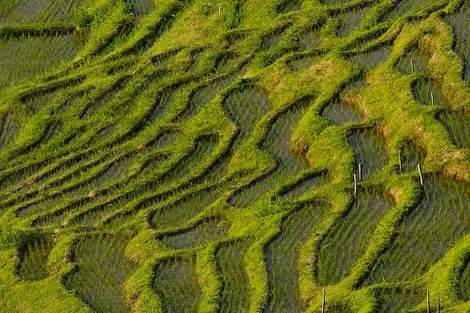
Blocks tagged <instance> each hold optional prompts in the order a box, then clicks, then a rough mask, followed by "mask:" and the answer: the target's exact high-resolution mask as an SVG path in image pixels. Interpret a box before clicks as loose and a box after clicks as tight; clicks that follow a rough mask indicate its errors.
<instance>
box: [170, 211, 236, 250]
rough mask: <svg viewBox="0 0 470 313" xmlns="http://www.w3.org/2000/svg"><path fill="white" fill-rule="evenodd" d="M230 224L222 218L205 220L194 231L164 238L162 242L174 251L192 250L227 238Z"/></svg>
mask: <svg viewBox="0 0 470 313" xmlns="http://www.w3.org/2000/svg"><path fill="white" fill-rule="evenodd" d="M228 229H229V224H228V222H227V221H225V220H223V219H220V218H209V219H205V220H203V221H202V222H201V223H199V224H198V225H196V227H194V228H193V229H190V230H188V231H185V232H182V233H178V234H174V235H169V236H166V237H163V238H162V239H161V240H162V241H163V242H164V243H165V245H167V246H168V247H170V248H172V249H190V248H196V247H199V246H201V245H205V244H207V243H209V242H212V241H215V240H219V239H222V238H224V237H226V236H227V231H228Z"/></svg>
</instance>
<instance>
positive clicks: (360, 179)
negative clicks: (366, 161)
mask: <svg viewBox="0 0 470 313" xmlns="http://www.w3.org/2000/svg"><path fill="white" fill-rule="evenodd" d="M358 172H359V173H358V174H359V175H358V176H359V181H362V163H359V166H358Z"/></svg>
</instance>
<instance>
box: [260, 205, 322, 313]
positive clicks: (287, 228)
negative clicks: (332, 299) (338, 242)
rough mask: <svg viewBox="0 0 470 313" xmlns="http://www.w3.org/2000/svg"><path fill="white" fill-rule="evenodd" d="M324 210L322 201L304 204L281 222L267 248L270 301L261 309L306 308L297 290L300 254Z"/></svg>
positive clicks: (297, 310) (293, 310) (280, 310)
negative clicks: (278, 229)
mask: <svg viewBox="0 0 470 313" xmlns="http://www.w3.org/2000/svg"><path fill="white" fill-rule="evenodd" d="M325 211H326V205H325V204H320V203H308V204H304V205H303V206H301V207H300V208H298V209H296V210H295V211H293V212H292V213H291V214H289V215H288V216H287V217H286V218H285V219H284V220H283V221H282V225H281V232H280V234H279V235H278V236H277V237H276V238H275V239H274V240H273V241H271V242H270V243H269V244H268V246H267V247H266V250H265V253H266V264H267V267H268V274H269V280H268V283H269V301H268V305H267V307H266V308H265V309H264V311H263V312H265V313H267V312H286V313H287V312H289V313H296V312H299V313H300V312H304V311H305V310H306V308H305V306H304V304H303V303H302V300H301V297H300V292H299V264H298V261H299V254H300V249H301V247H302V246H303V245H304V244H305V242H306V241H307V240H308V239H309V238H310V236H311V235H313V230H314V229H315V227H316V226H317V225H318V224H319V223H320V222H321V220H322V218H323V216H324V213H325Z"/></svg>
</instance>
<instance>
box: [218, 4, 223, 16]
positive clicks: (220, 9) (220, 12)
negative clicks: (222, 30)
mask: <svg viewBox="0 0 470 313" xmlns="http://www.w3.org/2000/svg"><path fill="white" fill-rule="evenodd" d="M220 14H222V6H220V5H219V16H220Z"/></svg>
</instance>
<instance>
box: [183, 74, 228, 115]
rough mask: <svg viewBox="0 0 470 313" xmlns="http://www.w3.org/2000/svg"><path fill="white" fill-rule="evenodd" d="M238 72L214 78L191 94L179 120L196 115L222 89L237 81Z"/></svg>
mask: <svg viewBox="0 0 470 313" xmlns="http://www.w3.org/2000/svg"><path fill="white" fill-rule="evenodd" d="M236 78H237V75H236V74H231V75H228V76H226V77H223V78H219V79H216V80H212V81H211V82H209V83H208V84H207V85H205V86H202V87H200V88H198V89H197V90H196V91H195V92H194V93H193V94H192V96H191V98H190V100H189V103H188V106H187V108H186V109H185V111H184V112H183V114H182V115H180V116H179V117H178V120H186V119H189V118H192V117H194V116H195V115H196V114H197V113H198V112H199V111H200V110H201V109H202V108H203V107H204V106H206V105H207V104H209V102H211V101H212V100H213V99H214V98H215V96H216V95H217V94H218V93H220V92H221V91H222V90H224V89H225V88H227V87H228V86H230V85H231V84H233V83H234V82H235V80H236Z"/></svg>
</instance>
